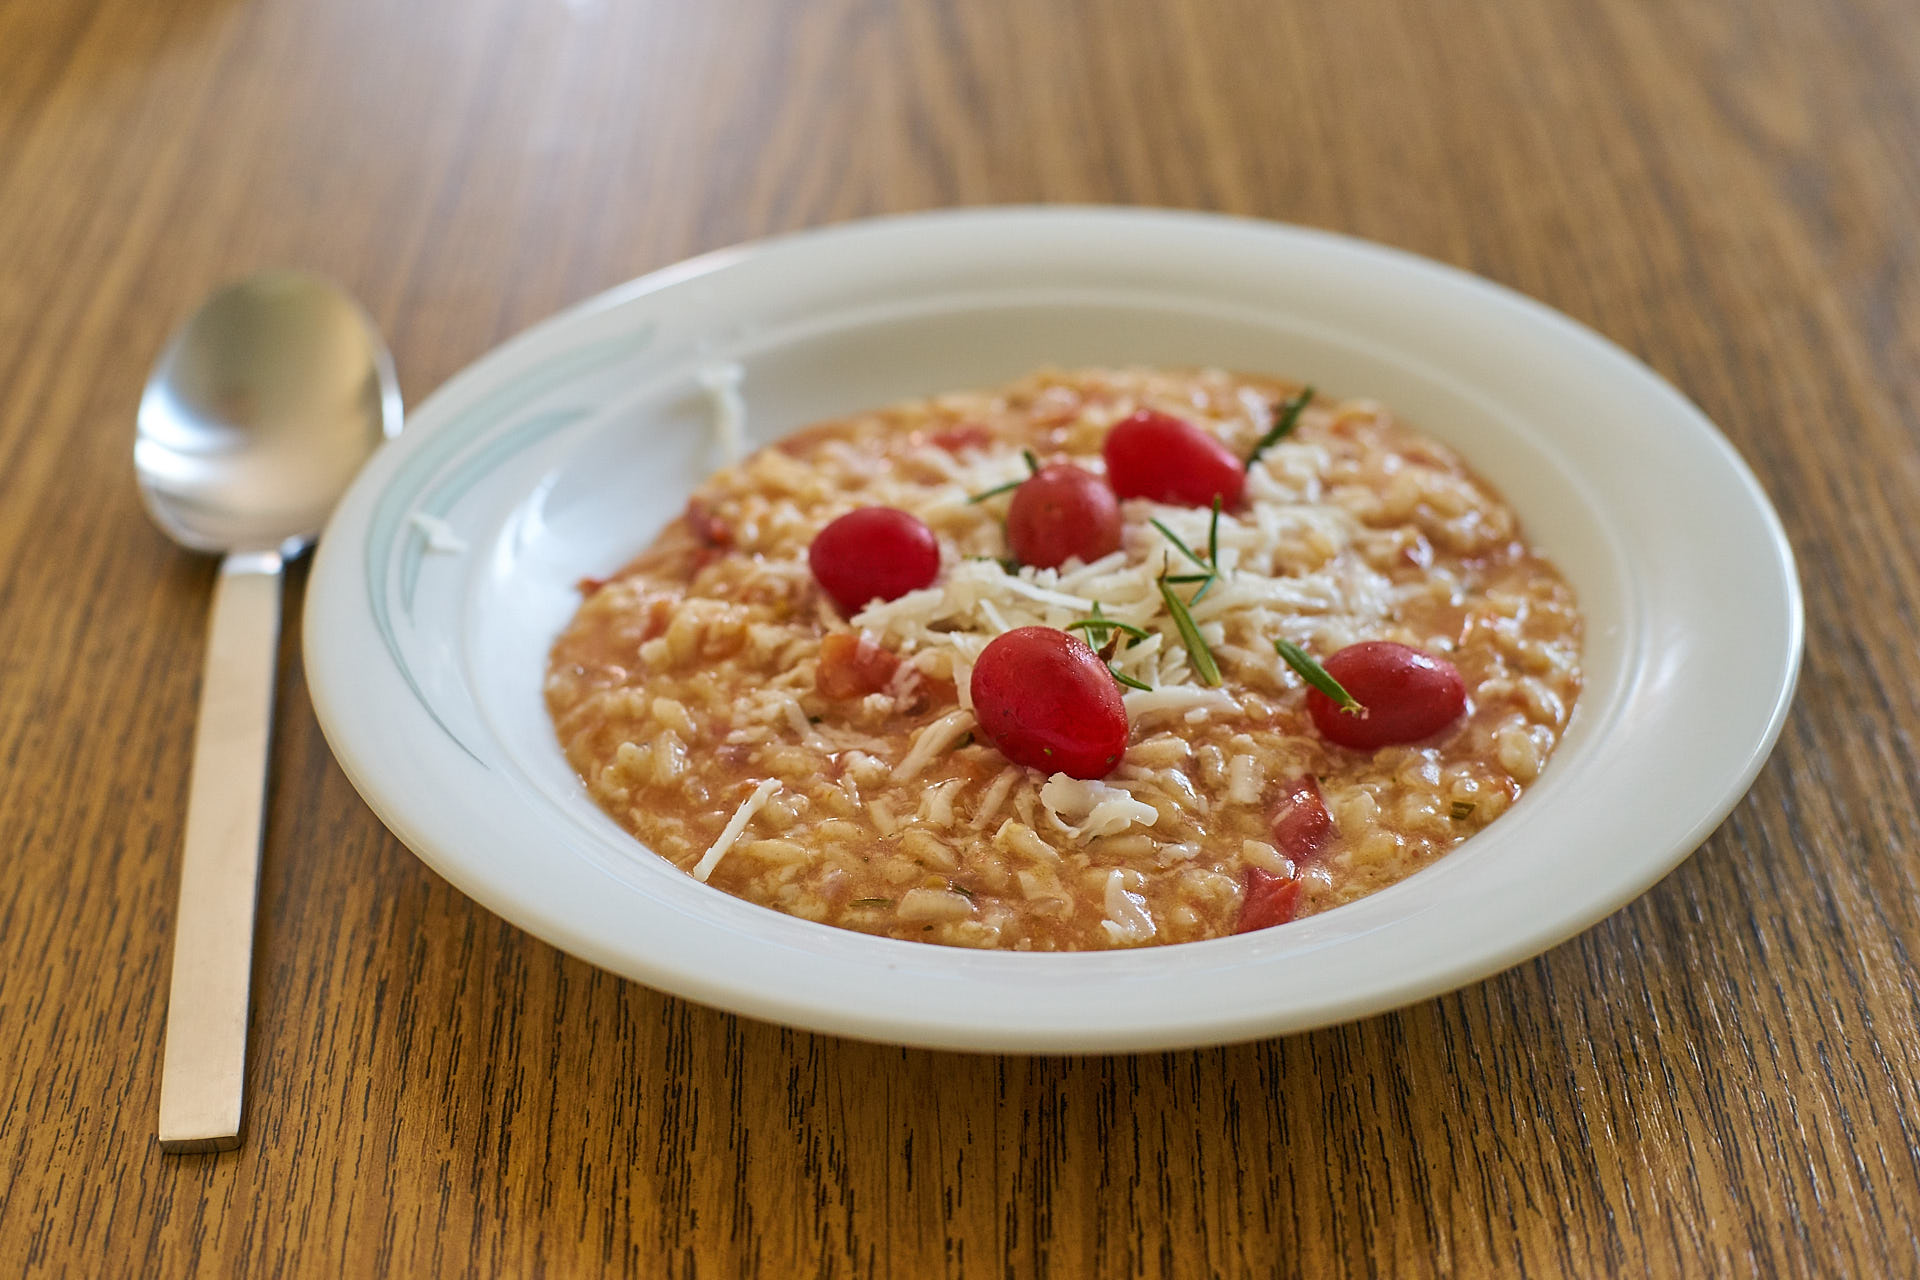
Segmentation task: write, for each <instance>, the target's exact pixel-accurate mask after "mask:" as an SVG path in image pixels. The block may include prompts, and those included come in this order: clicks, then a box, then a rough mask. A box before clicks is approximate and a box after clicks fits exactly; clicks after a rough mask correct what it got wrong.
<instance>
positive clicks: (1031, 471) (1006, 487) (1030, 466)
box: [967, 449, 1040, 506]
mask: <svg viewBox="0 0 1920 1280" xmlns="http://www.w3.org/2000/svg"><path fill="white" fill-rule="evenodd" d="M1020 456H1021V457H1022V458H1025V459H1026V460H1027V474H1026V475H1024V476H1021V477H1020V478H1019V479H1018V480H1009V481H1007V482H1006V483H1005V484H997V485H995V486H993V488H991V489H983V490H981V491H980V492H979V493H976V494H973V495H971V496H970V497H968V498H967V505H968V506H972V505H973V504H974V503H976V502H985V501H986V500H987V499H988V498H997V497H999V496H1000V495H1001V494H1003V493H1011V492H1013V490H1015V489H1018V488H1019V487H1020V486H1021V485H1023V484H1025V483H1026V482H1027V481H1028V480H1030V479H1032V478H1033V477H1034V476H1037V475H1039V474H1040V459H1038V458H1036V457H1034V456H1033V450H1031V449H1022V450H1021V451H1020Z"/></svg>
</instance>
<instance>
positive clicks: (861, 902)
mask: <svg viewBox="0 0 1920 1280" xmlns="http://www.w3.org/2000/svg"><path fill="white" fill-rule="evenodd" d="M848 905H849V906H855V907H890V906H892V905H893V899H892V898H855V899H854V900H853V901H852V902H851V903H849V904H848Z"/></svg>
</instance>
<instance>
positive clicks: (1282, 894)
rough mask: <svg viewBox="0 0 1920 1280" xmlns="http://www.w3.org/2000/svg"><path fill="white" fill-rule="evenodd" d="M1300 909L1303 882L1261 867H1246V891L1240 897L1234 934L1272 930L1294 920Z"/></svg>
mask: <svg viewBox="0 0 1920 1280" xmlns="http://www.w3.org/2000/svg"><path fill="white" fill-rule="evenodd" d="M1299 906H1300V882H1299V881H1298V880H1290V879H1288V878H1287V877H1286V876H1277V875H1275V874H1273V872H1271V871H1262V870H1261V869H1260V868H1259V867H1248V868H1247V883H1246V887H1245V892H1243V893H1242V894H1241V895H1240V918H1239V919H1238V920H1236V921H1234V925H1233V931H1234V932H1235V933H1252V932H1253V931H1254V930H1255V929H1271V928H1272V927H1273V926H1274V925H1276V924H1285V923H1286V922H1287V921H1289V920H1291V919H1293V913H1294V912H1295V911H1296V910H1298V909H1299Z"/></svg>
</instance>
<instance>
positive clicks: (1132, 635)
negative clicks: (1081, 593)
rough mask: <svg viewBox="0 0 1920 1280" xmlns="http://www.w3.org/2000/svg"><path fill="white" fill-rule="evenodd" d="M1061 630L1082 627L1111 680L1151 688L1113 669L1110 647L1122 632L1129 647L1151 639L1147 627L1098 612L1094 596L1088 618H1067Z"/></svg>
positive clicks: (1145, 688)
mask: <svg viewBox="0 0 1920 1280" xmlns="http://www.w3.org/2000/svg"><path fill="white" fill-rule="evenodd" d="M1062 630H1065V631H1085V632H1086V633H1087V644H1088V646H1089V647H1092V646H1095V645H1098V646H1100V650H1099V653H1100V659H1101V661H1103V662H1105V663H1106V664H1107V671H1108V672H1109V673H1110V674H1111V675H1112V676H1113V678H1114V679H1115V680H1118V681H1119V682H1120V683H1121V684H1123V685H1125V686H1127V688H1129V689H1140V690H1142V691H1144V692H1147V693H1152V692H1153V686H1152V685H1150V684H1146V683H1144V682H1143V681H1140V680H1136V679H1134V678H1133V677H1132V676H1130V675H1127V674H1126V673H1125V672H1122V671H1116V670H1115V669H1114V666H1113V650H1114V646H1115V645H1117V644H1118V643H1119V640H1120V636H1122V635H1124V636H1126V637H1127V648H1129V649H1131V648H1133V646H1134V645H1136V644H1138V643H1140V642H1141V641H1142V640H1151V639H1153V633H1152V632H1151V631H1148V630H1146V629H1145V628H1144V627H1136V626H1134V625H1133V624H1132V623H1131V622H1121V621H1119V620H1117V619H1115V618H1109V617H1107V616H1106V615H1105V614H1103V613H1101V612H1100V602H1099V601H1098V600H1095V601H1094V602H1093V616H1092V617H1091V618H1078V619H1075V620H1074V621H1072V622H1069V623H1068V624H1067V625H1066V626H1065V627H1064V628H1062ZM1096 633H1097V634H1096Z"/></svg>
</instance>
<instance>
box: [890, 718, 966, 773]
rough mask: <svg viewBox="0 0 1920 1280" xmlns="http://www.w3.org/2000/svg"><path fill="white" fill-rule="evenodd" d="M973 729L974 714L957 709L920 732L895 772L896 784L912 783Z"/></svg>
mask: <svg viewBox="0 0 1920 1280" xmlns="http://www.w3.org/2000/svg"><path fill="white" fill-rule="evenodd" d="M972 728H973V713H972V712H971V711H962V710H959V709H958V708H955V709H954V710H952V711H949V712H947V714H945V715H943V716H941V717H940V718H939V719H938V720H935V721H934V722H933V723H932V724H930V725H928V726H927V727H926V728H924V729H922V730H920V736H919V737H917V738H915V739H914V740H913V746H912V748H911V749H910V750H908V752H907V758H906V759H904V760H902V761H901V762H900V765H899V767H898V768H896V769H895V770H894V771H893V780H894V781H895V782H912V781H913V780H914V778H915V777H916V776H918V775H919V773H920V771H921V770H922V769H924V768H926V767H927V766H928V765H929V764H932V763H933V758H934V757H935V756H937V755H939V754H940V753H941V752H942V751H945V750H946V749H947V748H948V747H950V746H952V745H953V744H954V743H956V742H958V741H960V737H961V735H962V734H964V733H966V732H967V731H968V730H970V729H972Z"/></svg>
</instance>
